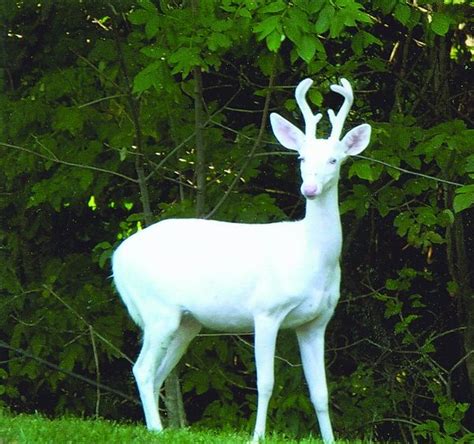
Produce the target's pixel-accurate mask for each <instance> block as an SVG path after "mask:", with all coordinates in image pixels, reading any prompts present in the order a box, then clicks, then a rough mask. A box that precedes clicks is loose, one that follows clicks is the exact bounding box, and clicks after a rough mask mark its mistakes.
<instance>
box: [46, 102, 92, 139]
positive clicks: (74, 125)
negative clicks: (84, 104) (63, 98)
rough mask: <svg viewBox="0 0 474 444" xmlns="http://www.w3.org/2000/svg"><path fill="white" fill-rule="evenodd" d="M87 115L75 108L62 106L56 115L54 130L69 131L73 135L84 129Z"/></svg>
mask: <svg viewBox="0 0 474 444" xmlns="http://www.w3.org/2000/svg"><path fill="white" fill-rule="evenodd" d="M84 118H85V115H83V113H82V112H81V110H80V109H78V108H75V107H66V106H60V107H59V108H58V109H57V110H56V113H55V116H54V122H53V128H54V129H55V130H63V131H69V132H70V133H71V134H72V135H74V134H76V133H77V132H78V131H80V130H81V129H82V126H83V124H84Z"/></svg>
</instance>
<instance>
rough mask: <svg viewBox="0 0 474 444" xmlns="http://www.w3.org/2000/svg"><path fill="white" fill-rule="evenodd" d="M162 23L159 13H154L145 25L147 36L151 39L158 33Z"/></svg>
mask: <svg viewBox="0 0 474 444" xmlns="http://www.w3.org/2000/svg"><path fill="white" fill-rule="evenodd" d="M160 24H161V22H160V18H159V17H158V15H153V16H151V17H150V20H148V21H147V22H146V25H145V35H146V36H147V38H149V39H151V38H152V37H155V35H156V34H158V31H159V29H160Z"/></svg>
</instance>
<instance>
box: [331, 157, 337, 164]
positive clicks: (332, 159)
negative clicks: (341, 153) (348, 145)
mask: <svg viewBox="0 0 474 444" xmlns="http://www.w3.org/2000/svg"><path fill="white" fill-rule="evenodd" d="M336 162H337V159H335V158H334V157H331V158H330V159H329V163H330V164H331V165H335V164H336Z"/></svg>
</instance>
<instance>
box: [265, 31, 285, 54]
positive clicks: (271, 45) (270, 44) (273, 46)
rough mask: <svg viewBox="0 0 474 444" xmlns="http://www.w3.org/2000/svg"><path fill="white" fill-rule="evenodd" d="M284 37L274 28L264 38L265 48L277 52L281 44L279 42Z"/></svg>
mask: <svg viewBox="0 0 474 444" xmlns="http://www.w3.org/2000/svg"><path fill="white" fill-rule="evenodd" d="M284 39H285V36H284V35H283V34H282V33H281V32H279V31H278V30H276V29H275V30H274V31H273V32H272V33H271V34H270V35H268V36H267V38H266V39H265V41H266V43H267V48H268V49H269V50H270V51H272V52H277V51H278V49H279V48H280V46H281V42H282V41H283V40H284Z"/></svg>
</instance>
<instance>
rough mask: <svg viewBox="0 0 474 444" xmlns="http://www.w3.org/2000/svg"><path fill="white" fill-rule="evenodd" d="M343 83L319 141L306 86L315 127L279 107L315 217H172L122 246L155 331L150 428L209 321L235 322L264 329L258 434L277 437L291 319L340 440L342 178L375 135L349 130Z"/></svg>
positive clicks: (121, 275) (324, 423)
mask: <svg viewBox="0 0 474 444" xmlns="http://www.w3.org/2000/svg"><path fill="white" fill-rule="evenodd" d="M341 83H342V86H339V85H333V86H332V87H331V88H332V89H333V90H334V91H336V92H338V93H339V94H342V95H343V96H344V98H345V101H344V105H343V106H342V108H341V111H340V112H339V113H338V114H337V116H336V115H335V114H334V112H332V110H331V111H330V112H329V116H330V121H331V123H332V126H333V131H332V134H331V136H330V137H329V138H328V139H317V138H316V135H315V131H316V124H317V123H318V121H319V119H320V118H321V115H320V114H317V115H313V113H312V112H311V109H310V107H309V105H308V104H307V102H306V99H305V95H306V92H307V91H308V89H309V88H310V86H311V84H312V81H311V80H310V79H306V80H303V81H302V82H301V83H300V84H299V85H298V87H297V89H296V97H297V101H298V104H299V106H300V108H301V110H302V112H303V115H304V119H305V123H306V133H303V132H302V131H300V130H299V129H298V128H296V127H295V126H294V125H293V124H291V123H290V122H288V121H287V120H286V119H284V118H283V117H281V116H279V115H278V114H272V115H271V124H272V128H273V132H274V133H275V136H276V137H277V139H278V140H279V141H280V143H281V144H282V145H283V146H285V147H286V148H288V149H291V150H295V151H298V153H299V157H300V160H301V176H302V180H303V183H302V186H301V193H302V195H303V196H304V197H305V199H306V216H305V218H304V219H303V220H300V221H297V222H278V223H272V224H261V225H258V224H237V223H227V222H217V221H207V220H201V219H179V220H177V219H172V220H165V221H162V222H159V223H156V224H155V225H152V226H150V227H148V228H146V229H144V230H143V231H140V232H138V233H136V234H134V235H133V236H131V237H130V238H128V239H127V240H125V241H124V242H123V243H122V244H121V245H120V246H119V248H118V249H117V250H116V252H115V254H114V256H113V274H114V280H115V284H116V286H117V289H118V291H119V293H120V295H121V297H122V299H123V301H124V302H125V305H126V306H127V308H128V311H129V312H130V315H131V317H132V318H133V319H134V321H135V322H136V323H137V324H138V325H139V326H140V327H141V328H142V329H143V332H144V337H143V347H142V350H141V352H140V355H139V357H138V359H137V362H136V363H135V365H134V367H133V372H134V375H135V378H136V381H137V385H138V389H139V392H140V398H141V401H142V404H143V409H144V412H145V418H146V423H147V427H148V428H149V429H150V430H161V429H162V425H161V420H160V416H159V413H158V394H159V391H160V389H161V386H162V384H163V382H164V380H165V378H166V377H167V376H168V374H169V372H170V371H171V370H172V369H173V367H174V366H175V365H176V364H177V363H178V361H179V360H180V358H181V356H182V355H183V354H184V352H185V350H186V348H187V346H188V344H189V343H190V341H191V340H192V339H193V338H194V337H195V336H196V335H197V334H198V333H199V331H200V329H201V327H202V326H204V327H207V328H210V329H215V330H220V331H226V332H247V331H250V330H253V331H254V332H255V361H256V368H257V389H258V408H257V420H256V425H255V430H254V435H253V441H254V442H256V441H258V440H259V439H261V438H263V437H264V435H265V423H266V416H267V409H268V403H269V400H270V396H271V394H272V390H273V380H274V376H273V361H274V355H275V342H276V337H277V332H278V330H279V329H280V328H293V329H295V330H296V334H297V338H298V343H299V346H300V351H301V359H302V363H303V368H304V373H305V376H306V380H307V382H308V386H309V391H310V395H311V400H312V402H313V404H314V408H315V410H316V415H317V417H318V421H319V426H320V429H321V434H322V437H323V439H324V441H325V442H326V443H329V442H332V441H333V440H334V436H333V432H332V427H331V422H330V419H329V413H328V391H327V385H326V376H325V370H324V332H325V329H326V325H327V323H328V322H329V320H330V318H331V316H332V314H333V311H334V308H335V306H336V303H337V301H338V299H339V282H340V267H339V256H340V252H341V243H342V234H341V223H340V216H339V208H338V198H337V183H338V178H339V170H340V166H341V163H342V161H343V160H344V159H345V158H347V156H349V155H354V154H358V153H360V152H361V151H362V150H364V149H365V148H366V146H367V145H368V143H369V139H370V132H371V128H370V126H369V125H367V124H364V125H360V126H358V127H356V128H354V129H352V130H351V131H349V133H347V135H346V136H345V137H344V138H343V139H342V141H340V140H339V137H340V134H341V131H342V126H343V123H344V120H345V118H346V117H347V114H348V112H349V108H350V106H351V104H352V88H351V86H350V84H349V82H348V81H347V80H345V79H343V80H342V81H341Z"/></svg>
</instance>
